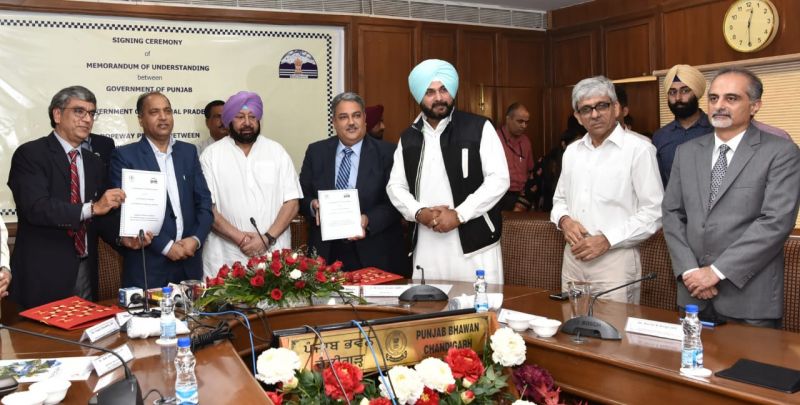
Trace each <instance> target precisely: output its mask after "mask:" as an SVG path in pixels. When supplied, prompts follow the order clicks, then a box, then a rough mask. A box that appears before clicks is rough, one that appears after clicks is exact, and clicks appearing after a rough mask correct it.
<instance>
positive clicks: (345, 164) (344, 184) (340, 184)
mask: <svg viewBox="0 0 800 405" xmlns="http://www.w3.org/2000/svg"><path fill="white" fill-rule="evenodd" d="M342 153H343V154H344V157H342V163H340V164H339V174H338V175H337V176H336V189H337V190H344V189H346V188H349V187H348V183H349V182H350V156H351V155H352V154H353V150H352V149H350V148H344V150H342Z"/></svg>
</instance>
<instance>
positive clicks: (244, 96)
mask: <svg viewBox="0 0 800 405" xmlns="http://www.w3.org/2000/svg"><path fill="white" fill-rule="evenodd" d="M245 108H247V109H248V110H250V111H252V112H253V115H255V116H256V119H257V120H259V121H260V120H261V116H262V115H263V114H264V103H263V102H261V97H259V96H258V94H256V93H253V92H249V91H240V92H238V93H236V94H234V95H232V96H231V98H229V99H228V101H226V102H225V105H224V106H223V107H222V123H223V124H225V126H226V127H227V126H229V125H231V121H233V117H235V116H236V114H239V111H242V109H245Z"/></svg>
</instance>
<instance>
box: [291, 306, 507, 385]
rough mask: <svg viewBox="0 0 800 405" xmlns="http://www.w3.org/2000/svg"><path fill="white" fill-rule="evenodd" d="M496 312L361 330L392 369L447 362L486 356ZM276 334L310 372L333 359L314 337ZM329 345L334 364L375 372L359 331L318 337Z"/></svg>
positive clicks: (332, 332) (338, 331)
mask: <svg viewBox="0 0 800 405" xmlns="http://www.w3.org/2000/svg"><path fill="white" fill-rule="evenodd" d="M492 316H494V314H493V313H489V312H484V313H470V314H462V315H450V316H440V317H435V318H430V319H420V320H411V321H399V322H393V323H387V324H380V325H374V326H372V327H368V326H362V328H363V329H364V334H366V335H367V336H369V337H370V342H371V344H372V347H374V348H375V350H376V351H377V350H379V348H378V341H379V342H380V344H381V346H382V349H383V353H384V354H385V356H384V359H385V364H384V360H382V361H381V365H382V366H384V365H385V366H386V367H388V368H391V367H394V366H398V365H406V366H411V365H414V364H417V363H418V362H420V361H421V360H422V359H424V358H426V357H444V356H445V355H447V351H448V350H449V349H450V348H459V349H464V348H471V349H473V350H475V351H476V352H478V353H481V352H483V349H484V346H485V345H486V343H487V342H486V336H487V335H488V332H489V327H490V317H492ZM281 332H282V331H276V335H277V336H278V337H279V338H278V341H279V345H280V347H284V348H287V349H289V350H292V351H294V352H295V353H297V355H298V356H299V357H300V364H304V365H305V367H314V368H318V369H322V368H325V367H327V366H328V360H327V359H328V358H327V357H326V356H325V353H324V352H323V350H322V344H321V343H320V339H319V338H318V337H317V336H316V335H315V334H314V333H311V332H309V333H305V332H299V333H294V332H293V331H292V332H289V334H282V333H281ZM319 333H320V334H321V335H322V340H323V341H324V342H325V349H326V351H327V355H329V356H330V359H331V360H332V361H345V362H348V363H352V364H354V365H356V366H358V367H359V368H361V370H363V371H364V372H365V373H369V372H372V371H374V370H376V369H377V368H376V364H375V359H374V358H373V356H372V355H371V354H370V348H369V345H368V343H367V339H366V337H365V336H364V334H362V332H361V331H360V330H359V329H358V328H357V327H355V326H353V327H344V328H342V329H336V330H323V331H320V332H319Z"/></svg>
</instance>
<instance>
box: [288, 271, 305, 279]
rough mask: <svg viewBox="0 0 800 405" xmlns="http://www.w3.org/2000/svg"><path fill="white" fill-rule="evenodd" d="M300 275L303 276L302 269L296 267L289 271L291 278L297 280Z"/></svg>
mask: <svg viewBox="0 0 800 405" xmlns="http://www.w3.org/2000/svg"><path fill="white" fill-rule="evenodd" d="M300 277H303V272H302V271H300V270H297V269H294V270H292V271H291V272H290V273H289V278H291V279H292V280H297V279H299V278H300Z"/></svg>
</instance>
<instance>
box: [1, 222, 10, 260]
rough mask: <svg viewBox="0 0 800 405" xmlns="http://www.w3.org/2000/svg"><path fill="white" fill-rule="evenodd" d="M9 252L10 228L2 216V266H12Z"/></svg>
mask: <svg viewBox="0 0 800 405" xmlns="http://www.w3.org/2000/svg"><path fill="white" fill-rule="evenodd" d="M9 259H10V257H9V253H8V229H6V223H5V222H4V221H3V218H0V267H5V268H7V269H10V268H11V265H10V264H9V263H10V260H9Z"/></svg>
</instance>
